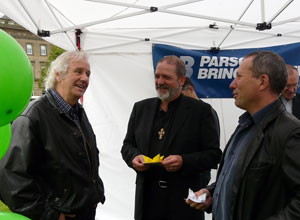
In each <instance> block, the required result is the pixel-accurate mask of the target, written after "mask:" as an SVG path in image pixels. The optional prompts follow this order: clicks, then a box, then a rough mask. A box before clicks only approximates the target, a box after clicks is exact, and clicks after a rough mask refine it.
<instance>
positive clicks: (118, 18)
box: [50, 11, 148, 34]
mask: <svg viewBox="0 0 300 220" xmlns="http://www.w3.org/2000/svg"><path fill="white" fill-rule="evenodd" d="M146 13H148V11H139V12H134V13H130V14H127V15H121V16H117V17H114V18H107V19H102V20H98V21H92V22H88V23H84V24H79V25H74V26H70V27H67V28H62V29H58V30H53V31H50V33H51V34H57V33H61V32H65V31H70V30H74V29H82V28H84V27H88V26H93V25H96V24H101V23H106V22H110V21H116V20H120V19H123V18H128V17H133V16H137V15H142V14H146Z"/></svg>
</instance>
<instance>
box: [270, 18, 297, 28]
mask: <svg viewBox="0 0 300 220" xmlns="http://www.w3.org/2000/svg"><path fill="white" fill-rule="evenodd" d="M294 21H300V17H295V18H290V19H287V20H284V21H279V22H274V23H272V26H273V27H274V26H278V25H282V24H286V23H289V22H294Z"/></svg>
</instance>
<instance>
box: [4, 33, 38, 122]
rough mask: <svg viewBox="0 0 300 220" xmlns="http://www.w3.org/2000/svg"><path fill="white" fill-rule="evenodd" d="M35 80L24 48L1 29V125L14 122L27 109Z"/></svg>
mask: <svg viewBox="0 0 300 220" xmlns="http://www.w3.org/2000/svg"><path fill="white" fill-rule="evenodd" d="M33 80H34V78H33V72H32V66H31V63H30V61H29V59H28V57H27V55H26V53H25V51H24V49H23V48H22V47H21V46H20V44H19V43H18V42H17V41H16V40H15V39H14V38H12V37H11V36H10V35H9V34H7V33H6V32H4V31H2V30H0V126H2V125H6V124H8V123H9V122H12V121H13V120H14V119H15V118H16V117H18V116H19V115H20V114H21V113H22V111H23V110H24V109H25V107H26V106H27V104H28V102H29V100H30V97H31V95H32V89H33Z"/></svg>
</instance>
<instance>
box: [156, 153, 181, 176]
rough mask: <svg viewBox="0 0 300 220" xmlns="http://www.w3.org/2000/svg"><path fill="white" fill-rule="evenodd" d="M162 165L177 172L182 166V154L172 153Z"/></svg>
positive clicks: (169, 170) (167, 169) (170, 170)
mask: <svg viewBox="0 0 300 220" xmlns="http://www.w3.org/2000/svg"><path fill="white" fill-rule="evenodd" d="M161 165H162V166H163V167H164V168H165V169H166V171H168V172H175V171H177V170H179V169H180V168H181V167H182V157H181V156H180V155H170V156H168V157H166V158H165V159H164V160H163V161H162V162H161Z"/></svg>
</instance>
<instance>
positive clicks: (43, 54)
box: [41, 45, 47, 56]
mask: <svg viewBox="0 0 300 220" xmlns="http://www.w3.org/2000/svg"><path fill="white" fill-rule="evenodd" d="M46 55H47V47H46V45H41V56H46Z"/></svg>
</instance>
